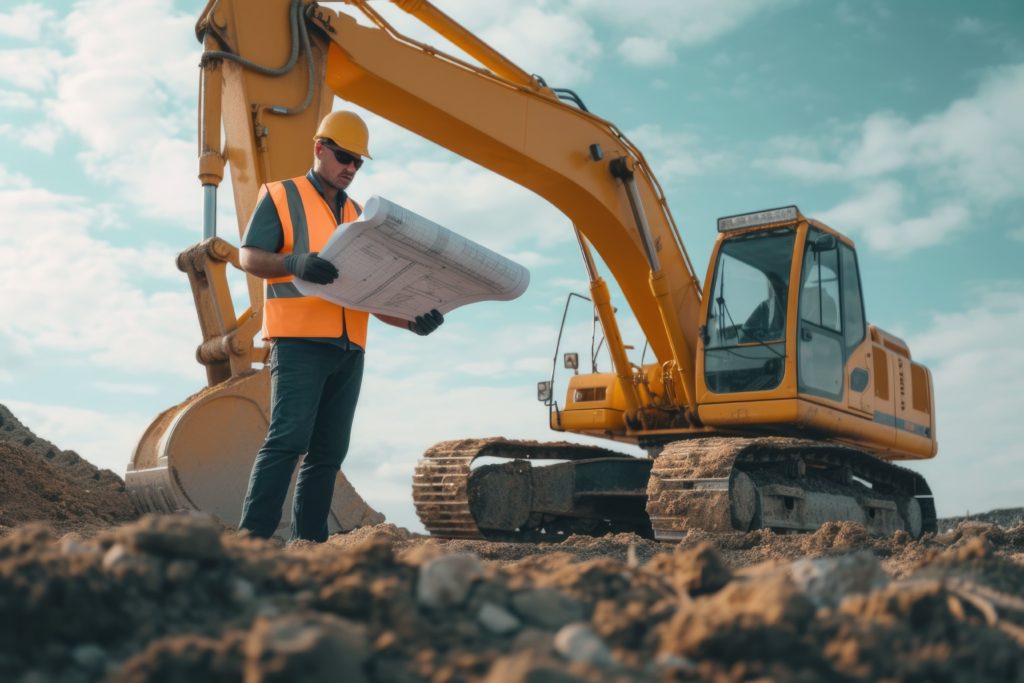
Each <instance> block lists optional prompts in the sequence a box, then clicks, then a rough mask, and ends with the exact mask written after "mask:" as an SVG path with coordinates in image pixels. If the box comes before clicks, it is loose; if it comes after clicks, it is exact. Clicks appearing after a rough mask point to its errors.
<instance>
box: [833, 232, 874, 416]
mask: <svg viewBox="0 0 1024 683" xmlns="http://www.w3.org/2000/svg"><path fill="white" fill-rule="evenodd" d="M839 284H840V287H839V289H840V296H841V301H840V305H841V308H842V324H843V345H844V346H845V352H846V358H847V361H846V380H847V387H848V390H847V392H846V404H847V406H848V407H849V408H850V409H851V410H854V411H857V412H860V413H864V414H865V416H872V415H873V414H874V411H875V381H874V377H872V375H873V374H874V368H875V367H876V365H875V364H874V363H873V362H872V354H873V353H874V351H873V349H872V344H871V343H870V342H868V341H867V324H866V323H865V320H864V302H863V297H862V296H861V290H860V272H859V269H858V267H857V254H856V253H855V252H854V250H853V249H852V248H850V247H849V246H848V245H846V244H843V243H840V244H839Z"/></svg>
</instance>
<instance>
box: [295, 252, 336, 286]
mask: <svg viewBox="0 0 1024 683" xmlns="http://www.w3.org/2000/svg"><path fill="white" fill-rule="evenodd" d="M284 268H285V270H287V271H288V272H289V273H291V274H292V275H294V276H295V277H297V278H299V279H300V280H305V281H307V282H312V283H314V284H318V285H326V284H330V283H331V282H334V280H335V278H337V277H338V269H337V268H335V267H334V264H333V263H331V262H330V261H328V260H326V259H322V258H320V257H319V256H317V252H315V251H313V252H310V253H308V254H288V255H287V256H285V257H284Z"/></svg>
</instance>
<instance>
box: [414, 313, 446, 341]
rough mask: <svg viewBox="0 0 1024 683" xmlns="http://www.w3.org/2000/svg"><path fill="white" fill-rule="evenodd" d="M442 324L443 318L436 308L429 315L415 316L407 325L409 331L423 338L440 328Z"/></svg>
mask: <svg viewBox="0 0 1024 683" xmlns="http://www.w3.org/2000/svg"><path fill="white" fill-rule="evenodd" d="M443 322H444V316H443V315H441V312H440V311H438V310H437V309H436V308H434V309H431V311H430V313H425V314H423V315H418V316H416V319H415V320H413V321H412V322H410V323H409V331H411V332H415V333H416V334H418V335H420V336H421V337H425V336H427V335H428V334H430V333H431V332H433V331H434V330H436V329H437V328H439V327H441V323H443Z"/></svg>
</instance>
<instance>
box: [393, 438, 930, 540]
mask: <svg viewBox="0 0 1024 683" xmlns="http://www.w3.org/2000/svg"><path fill="white" fill-rule="evenodd" d="M482 457H494V458H500V459H506V460H512V459H521V460H531V461H538V460H568V461H574V460H585V459H592V458H605V457H608V458H621V457H622V454H621V453H616V452H614V451H608V450H605V449H602V448H597V447H593V446H582V445H579V444H573V443H567V442H553V443H542V442H536V441H514V440H509V439H503V438H491V439H464V440H460V441H445V442H442V443H439V444H436V445H435V446H433V447H431V448H430V449H429V450H428V451H427V452H426V453H424V455H423V458H421V459H420V461H419V463H418V464H417V466H416V470H415V474H414V477H413V502H414V504H415V507H416V513H417V514H418V515H419V518H420V520H421V521H422V522H423V525H424V526H425V527H426V528H427V530H428V531H429V532H430V534H431V535H433V536H439V537H442V538H467V539H485V538H489V537H492V536H493V537H494V538H495V539H497V538H499V537H498V536H495V535H494V532H493V530H491V533H490V534H489V533H488V531H487V530H485V529H481V528H480V527H479V526H478V525H477V522H476V520H475V518H474V516H473V512H472V509H471V505H470V499H469V496H470V493H469V478H470V472H471V469H472V464H473V462H474V461H475V460H476V459H478V458H482ZM744 478H745V479H746V481H747V482H748V483H747V484H745V486H746V487H747V489H748V490H749V491H754V490H755V489H756V490H758V491H761V492H764V491H769V490H775V491H779V490H782V491H793V492H794V493H795V495H797V496H799V495H800V493H801V492H805V491H806V492H811V493H816V494H819V495H820V494H825V495H836V496H846V497H848V498H849V499H851V500H854V499H856V500H859V501H861V503H865V502H866V504H867V505H869V506H870V505H872V504H874V505H878V506H879V508H880V509H881V508H883V507H885V506H888V509H890V510H892V511H893V513H892V514H893V515H896V514H898V515H899V519H901V520H903V522H904V523H905V524H907V525H911V524H917V525H919V526H920V529H921V531H922V532H928V531H935V529H936V519H935V505H934V502H933V500H932V498H931V491H930V489H929V488H928V485H927V483H926V482H925V480H924V478H923V477H922V476H921V475H919V474H917V473H916V472H913V471H911V470H908V469H906V468H903V467H899V466H897V465H893V464H891V463H887V462H884V461H882V460H879V459H877V458H875V457H873V456H871V455H869V454H867V453H864V452H862V451H859V450H856V449H854V448H848V447H845V446H841V445H835V444H827V443H822V442H817V441H812V440H806V439H795V438H786V437H760V438H742V437H710V438H708V437H703V438H694V439H689V440H681V441H676V442H672V443H669V444H667V445H666V446H665V448H664V449H663V450H662V452H661V453H660V454H659V455H658V456H657V457H656V458H655V461H654V465H653V468H652V470H651V476H650V480H649V481H648V485H647V506H646V509H647V514H648V516H649V518H650V521H651V526H652V528H653V531H654V536H655V538H658V539H662V540H673V539H678V538H680V537H682V536H683V535H684V534H685V533H686V532H687V531H688V530H690V529H704V530H708V531H733V530H737V529H738V530H747V529H750V528H758V527H759V522H758V520H760V519H761V513H762V510H761V508H760V507H759V506H760V503H757V502H756V498H755V496H753V494H748V495H746V496H743V495H740V493H738V490H739V489H742V488H743V487H742V486H739V487H738V486H737V485H736V480H737V479H744ZM741 483H742V482H741ZM866 484H870V488H869V487H868V486H867V485H866ZM757 487H761V488H760V489H757ZM774 495H776V496H779V495H785V494H778V493H776V494H774ZM918 508H919V509H918ZM773 519H774V520H775V521H774V522H771V523H766V524H764V526H769V527H771V528H790V529H793V528H798V527H795V526H786V525H783V524H779V523H778V517H777V516H776V517H775V518H773ZM532 531H536V530H529V529H522V530H521V531H517V532H515V533H513V534H512V535H511V537H510V535H509V534H508V533H504V534H501V535H500V538H501V540H532V539H533V535H532V533H531V532H532Z"/></svg>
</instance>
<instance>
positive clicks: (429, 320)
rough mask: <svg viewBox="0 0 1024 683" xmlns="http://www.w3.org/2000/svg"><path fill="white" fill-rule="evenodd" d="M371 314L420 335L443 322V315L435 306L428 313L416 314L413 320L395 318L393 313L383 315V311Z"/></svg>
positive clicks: (432, 329) (425, 334)
mask: <svg viewBox="0 0 1024 683" xmlns="http://www.w3.org/2000/svg"><path fill="white" fill-rule="evenodd" d="M373 316H374V317H375V318H377V319H378V320H380V321H381V322H385V323H387V324H388V325H393V326H394V327H401V328H402V329H405V330H409V331H410V332H415V333H416V334H418V335H420V336H421V337H425V336H427V335H428V334H430V333H431V332H433V331H434V330H436V329H437V328H439V327H440V326H441V323H443V322H444V316H443V315H441V312H440V311H438V310H437V309H436V308H435V309H431V311H430V312H429V313H424V314H423V315H418V316H416V319H415V320H406V319H404V318H397V317H395V316H393V315H384V314H383V313H374V314H373Z"/></svg>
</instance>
